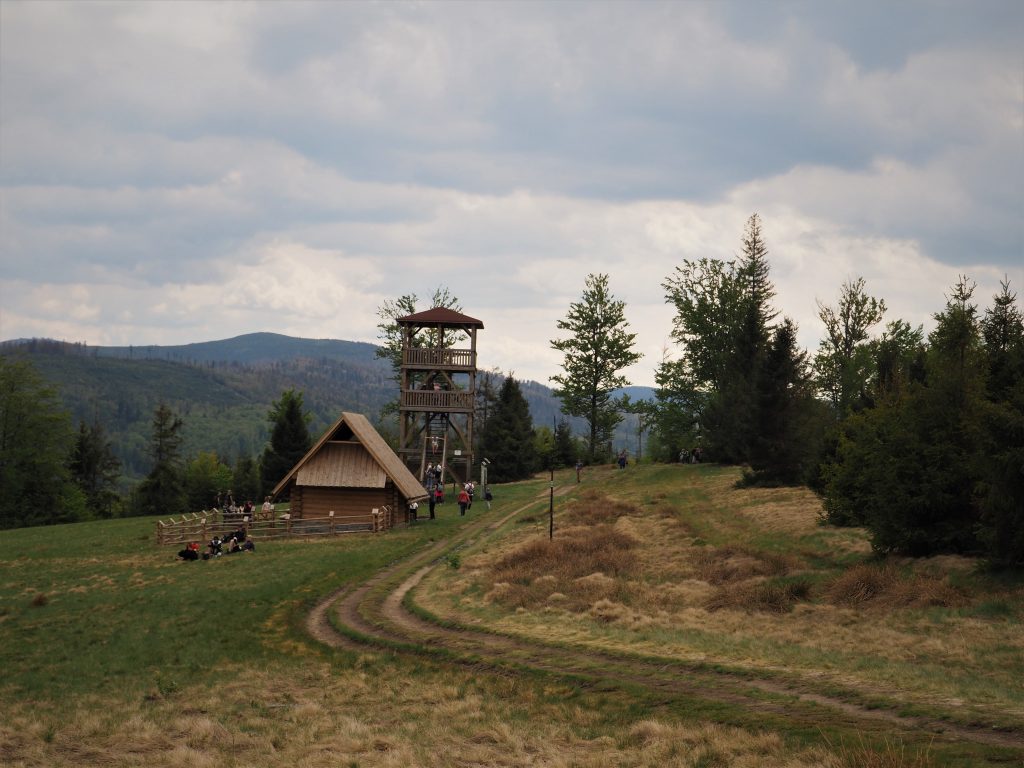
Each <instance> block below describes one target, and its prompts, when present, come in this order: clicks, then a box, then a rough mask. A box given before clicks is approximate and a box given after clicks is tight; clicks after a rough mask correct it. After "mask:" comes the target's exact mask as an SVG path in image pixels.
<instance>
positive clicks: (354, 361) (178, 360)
mask: <svg viewBox="0 0 1024 768" xmlns="http://www.w3.org/2000/svg"><path fill="white" fill-rule="evenodd" d="M377 349H378V347H377V346H376V345H374V344H366V343H362V342H353V341H340V340H336V339H301V338H293V337H290V336H283V335H281V334H276V333H251V334H246V335H243V336H237V337H235V338H233V339H224V340H222V341H208V342H202V343H197V344H183V345H177V346H154V345H145V346H128V347H91V346H87V345H84V344H69V343H66V342H60V341H53V340H51V339H17V340H12V341H4V342H0V354H4V355H7V356H9V357H19V358H24V359H27V360H29V361H30V362H31V363H32V364H33V365H34V366H35V368H36V369H37V370H38V371H39V373H40V374H41V375H42V376H43V377H44V378H45V379H46V380H47V381H48V382H49V383H50V384H52V385H53V386H54V387H55V388H56V389H57V391H58V392H59V393H60V395H61V398H62V400H63V402H64V404H65V406H66V407H67V408H68V410H69V411H70V413H71V416H72V418H73V419H74V420H75V422H76V423H77V422H78V421H85V422H88V423H92V422H94V421H98V422H99V423H101V424H102V425H103V427H104V428H105V430H106V431H107V434H108V435H109V437H110V439H111V442H112V443H113V445H114V450H115V452H116V453H117V455H118V458H119V459H121V462H122V464H123V470H124V474H125V476H126V478H127V479H137V478H140V477H142V476H143V475H145V473H146V472H147V471H148V467H149V463H150V460H149V457H148V455H147V452H146V449H147V445H148V441H149V437H150V434H151V421H152V417H153V412H154V411H155V409H156V407H157V406H158V405H159V404H160V403H161V402H163V403H166V404H167V405H168V406H170V408H171V409H172V410H173V411H174V412H175V413H177V414H178V415H180V416H181V418H182V420H183V422H184V427H183V430H182V433H183V438H184V439H183V450H184V453H185V455H189V456H191V455H195V454H197V453H198V452H200V451H213V452H215V453H216V454H217V455H218V456H219V457H221V458H222V459H223V460H226V461H228V462H229V463H231V462H233V461H234V460H235V459H236V458H238V457H244V456H252V457H256V456H258V455H259V454H260V453H262V451H263V448H264V445H265V444H266V441H267V439H268V436H269V426H270V425H269V423H268V421H267V413H268V412H269V410H270V408H271V405H272V403H273V402H274V401H275V400H277V399H279V398H280V396H281V393H282V392H283V391H284V390H286V389H295V390H297V391H299V392H302V394H303V401H304V404H305V406H306V409H307V410H308V411H309V412H310V415H311V417H312V418H311V422H310V432H311V434H313V435H314V437H316V436H318V435H319V434H320V433H321V432H322V431H323V430H324V429H326V428H327V427H328V426H329V425H330V424H332V423H333V422H334V421H335V420H336V419H337V417H338V414H339V413H341V412H342V411H354V412H357V413H362V414H364V415H366V416H367V417H368V418H370V420H371V421H373V422H374V423H376V424H378V425H379V426H380V428H381V429H382V431H384V432H385V433H387V432H388V431H394V430H396V429H397V427H396V425H395V422H394V420H393V419H391V420H385V421H384V422H383V423H382V422H381V419H380V414H381V409H382V408H383V407H384V406H385V405H386V404H387V403H388V402H390V401H392V400H394V399H395V397H396V395H397V391H396V385H395V382H394V380H393V379H392V378H391V367H390V364H389V363H388V362H387V361H386V360H383V359H381V358H378V357H377V356H376V351H377ZM520 384H521V387H522V390H523V395H524V396H525V397H526V400H527V402H528V403H529V405H530V411H531V415H532V417H533V421H534V424H535V425H536V426H548V427H550V426H552V424H553V423H554V422H555V421H556V420H558V419H560V418H561V413H560V402H559V401H558V400H557V399H556V398H555V397H554V396H553V394H552V392H551V389H550V388H548V387H546V386H544V385H543V384H538V383H537V382H533V381H523V382H520ZM623 391H625V392H627V393H628V394H629V395H630V397H631V398H632V399H634V400H637V399H646V398H648V397H651V396H652V395H653V390H651V389H650V388H648V387H630V388H628V389H626V390H623ZM627 418H629V417H627ZM570 423H571V424H572V426H573V431H574V432H576V433H577V434H583V432H584V431H585V423H584V422H583V421H582V420H580V419H571V420H570ZM620 432H621V434H619V435H618V436H617V440H616V444H617V445H616V447H618V445H619V444H621V445H623V446H626V445H631V444H632V440H634V439H635V436H634V435H633V432H634V429H632V428H631V425H630V424H629V423H628V422H627V423H624V424H623V425H621V426H620Z"/></svg>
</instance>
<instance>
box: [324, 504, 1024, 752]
mask: <svg viewBox="0 0 1024 768" xmlns="http://www.w3.org/2000/svg"><path fill="white" fill-rule="evenodd" d="M570 490H571V486H563V487H562V488H559V489H558V490H557V491H556V495H565V494H566V493H568V492H569V491H570ZM548 494H549V491H548V490H547V489H545V490H544V492H543V493H542V494H541V495H539V496H538V497H537V499H536V500H534V501H533V502H530V503H528V504H525V505H523V506H521V507H518V508H517V509H515V510H513V511H511V512H509V513H507V514H505V515H503V516H502V517H500V518H499V519H498V520H496V521H491V522H488V521H487V520H486V519H483V518H481V519H480V520H479V521H475V522H472V523H470V525H468V526H467V527H466V528H464V529H463V531H462V532H460V534H459V535H458V536H456V537H454V538H453V539H451V540H448V541H440V542H437V543H435V544H433V545H432V546H430V547H429V548H427V549H426V550H424V551H422V552H420V553H417V554H416V555H413V556H412V557H410V558H407V559H406V560H403V561H400V562H398V563H395V564H394V565H392V566H389V567H388V568H385V569H382V570H381V571H379V572H378V573H377V574H376V575H374V576H373V577H371V578H370V579H368V580H367V581H365V582H364V583H362V584H361V585H359V586H358V587H356V588H355V589H351V590H339V591H338V592H335V593H334V594H332V595H330V596H329V597H327V598H325V599H324V600H323V601H321V602H320V603H319V604H317V606H315V607H314V608H313V610H312V611H311V612H310V614H309V616H308V618H307V628H308V631H309V632H310V634H311V635H312V636H313V637H314V638H316V639H317V640H319V641H320V642H323V643H325V644H327V645H331V646H337V647H346V648H349V649H361V648H365V647H366V645H367V644H370V645H373V644H376V645H381V646H385V647H389V648H393V649H397V650H406V651H409V652H414V653H426V654H428V655H431V656H433V657H435V658H437V657H438V654H437V653H432V652H431V651H432V649H440V650H443V651H444V652H445V654H446V656H445V658H446V659H447V660H449V661H451V662H453V663H464V664H470V665H472V666H474V667H477V668H479V667H481V666H483V667H492V668H495V669H499V670H503V671H507V670H509V669H515V668H516V667H526V668H529V669H533V670H538V671H543V672H546V673H551V674H555V675H562V676H566V677H572V678H576V679H580V678H582V679H584V680H588V681H592V682H593V683H596V684H601V685H607V684H612V685H615V686H617V687H627V688H628V687H630V686H640V687H643V688H645V689H647V690H648V691H651V692H656V693H658V694H659V695H663V696H666V697H670V698H680V697H694V698H699V699H704V700H710V701H718V702H723V703H727V704H731V705H737V706H741V707H743V708H745V709H748V710H753V711H760V712H765V713H766V714H768V713H770V714H774V715H777V716H780V717H783V718H785V719H787V720H791V721H794V722H796V721H799V722H801V723H803V724H805V725H807V724H810V725H812V726H814V725H816V724H817V723H819V722H821V721H822V712H821V709H822V708H824V709H828V710H831V712H830V714H829V716H828V722H829V723H830V724H832V725H835V726H837V727H844V728H856V729H859V730H885V731H888V732H891V730H892V729H894V728H895V729H899V730H902V731H905V732H915V731H916V732H922V731H923V732H927V733H928V734H931V735H933V736H934V738H936V739H943V740H949V741H959V740H967V741H973V742H976V743H982V744H987V745H991V746H998V747H1009V748H1014V749H1024V733H1020V732H1010V731H1001V730H994V729H990V728H984V727H968V726H961V725H956V724H952V723H948V722H944V721H940V720H934V719H930V718H922V717H910V716H903V715H900V714H898V713H896V712H893V711H889V710H884V709H874V708H872V709H869V708H867V707H863V706H859V705H857V704H853V703H850V702H847V701H843V700H841V699H838V698H834V697H830V696H825V695H822V694H818V693H811V692H807V691H803V690H797V689H796V688H794V687H789V686H786V685H784V684H782V683H779V682H776V681H773V680H769V679H765V678H757V677H753V676H744V675H739V674H734V673H729V672H723V671H717V670H711V669H705V668H696V667H688V666H686V665H685V664H682V663H679V662H677V661H674V660H671V659H667V658H666V659H657V658H651V657H642V656H636V655H629V654H615V653H611V652H608V651H602V650H597V649H592V648H588V647H586V646H572V647H562V646H559V645H554V644H545V643H543V642H540V641H537V640H534V639H532V638H524V637H519V636H514V635H508V634H498V633H494V632H485V631H481V630H479V629H474V628H472V627H468V626H463V625H449V622H448V620H447V619H445V626H442V625H440V624H436V623H434V622H430V621H426V620H424V619H423V618H420V617H419V616H417V615H416V614H414V613H412V612H410V611H409V610H408V609H407V608H406V607H405V601H406V599H407V596H408V595H409V593H411V592H412V591H413V590H414V589H415V588H416V587H417V586H418V585H419V584H420V582H422V580H423V579H424V578H425V577H426V576H427V575H428V574H429V573H430V572H431V571H432V570H433V569H434V568H436V567H438V565H439V563H440V558H441V557H442V556H443V554H445V553H447V552H451V551H453V550H456V549H461V548H464V547H466V546H469V545H471V544H473V543H476V542H477V541H478V540H479V539H481V538H482V537H485V536H487V535H489V534H491V533H493V532H494V531H496V530H497V529H498V528H500V527H501V526H502V525H504V524H505V523H506V522H508V521H509V520H511V519H512V518H514V517H516V516H517V515H519V514H521V513H522V512H524V511H525V510H527V509H529V508H531V507H535V506H536V504H537V503H538V501H539V500H540V499H541V498H547V497H548ZM329 615H333V616H334V617H335V619H336V621H337V623H338V624H339V625H340V626H342V627H344V628H345V629H346V631H347V634H346V633H342V632H339V631H338V630H337V629H336V628H335V627H334V626H333V625H332V624H331V622H330V620H329Z"/></svg>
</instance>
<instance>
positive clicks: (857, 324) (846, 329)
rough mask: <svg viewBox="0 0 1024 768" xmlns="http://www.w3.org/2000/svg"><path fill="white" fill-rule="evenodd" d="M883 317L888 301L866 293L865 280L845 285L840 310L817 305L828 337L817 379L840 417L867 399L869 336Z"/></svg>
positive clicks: (823, 343)
mask: <svg viewBox="0 0 1024 768" xmlns="http://www.w3.org/2000/svg"><path fill="white" fill-rule="evenodd" d="M884 314H885V302H884V301H883V300H881V299H876V298H874V297H873V296H869V295H868V294H867V292H866V291H865V289H864V278H863V277H858V278H857V279H856V280H853V281H850V280H847V281H846V282H844V283H843V286H842V288H841V290H840V295H839V305H838V307H836V308H832V307H829V306H826V305H824V304H822V303H821V302H820V301H819V302H818V317H819V318H821V322H822V323H824V325H825V337H824V338H823V339H822V340H821V343H820V344H819V346H818V353H817V354H816V355H815V356H814V369H815V379H816V381H817V384H818V389H819V390H820V391H821V392H822V393H823V394H824V395H826V396H827V397H828V398H829V400H830V401H831V403H832V407H833V409H834V410H835V413H836V417H837V418H842V417H843V416H845V415H846V414H847V413H849V412H850V410H851V409H852V408H853V407H854V406H855V405H856V404H857V403H858V401H859V402H861V403H863V401H864V399H865V398H866V396H867V388H868V384H869V382H870V380H871V378H872V376H873V374H874V370H873V368H874V365H873V363H874V361H875V357H874V355H873V354H872V349H871V347H870V345H869V344H868V341H869V338H870V337H869V333H870V330H871V328H872V326H874V325H877V324H878V323H879V322H881V320H882V316H883V315H884Z"/></svg>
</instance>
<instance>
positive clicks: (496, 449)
mask: <svg viewBox="0 0 1024 768" xmlns="http://www.w3.org/2000/svg"><path fill="white" fill-rule="evenodd" d="M480 443H481V451H482V454H481V458H486V459H488V460H489V461H490V465H489V466H488V470H487V471H488V479H489V480H490V482H493V483H507V482H512V481H515V480H522V479H524V478H527V477H529V476H530V475H531V474H533V472H534V471H536V470H537V468H538V467H537V462H538V456H537V453H536V450H535V445H534V433H533V421H532V419H531V418H530V407H529V405H527V403H526V399H525V398H524V397H523V393H522V392H521V391H520V389H519V383H518V382H517V381H516V380H515V379H514V378H512V377H511V376H508V377H506V378H505V380H504V382H502V385H501V390H500V392H499V393H498V401H497V402H496V403H495V405H494V410H493V411H492V412H491V415H490V418H488V419H487V424H486V426H485V427H484V430H483V434H482V435H481V440H480Z"/></svg>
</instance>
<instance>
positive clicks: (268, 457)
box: [260, 389, 313, 494]
mask: <svg viewBox="0 0 1024 768" xmlns="http://www.w3.org/2000/svg"><path fill="white" fill-rule="evenodd" d="M267 419H268V420H269V421H270V423H271V424H272V425H273V426H272V430H271V433H270V445H268V446H267V448H266V450H264V452H263V459H262V461H261V462H260V472H261V477H262V481H263V491H264V494H267V493H270V492H272V491H273V490H274V486H276V485H277V484H278V483H279V482H280V481H281V480H282V479H283V478H284V476H285V475H287V474H288V472H289V471H290V470H291V468H292V467H294V466H295V465H296V464H298V462H299V459H301V458H302V457H303V456H305V455H306V452H307V451H309V449H310V447H311V446H312V445H313V441H312V439H311V438H310V436H309V427H308V424H309V420H310V419H309V414H307V413H306V412H305V411H304V410H303V404H302V393H301V392H296V391H295V390H294V389H288V390H285V391H284V392H282V393H281V399H280V400H278V401H277V402H275V403H274V406H273V408H272V409H271V410H270V413H268V414H267Z"/></svg>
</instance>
